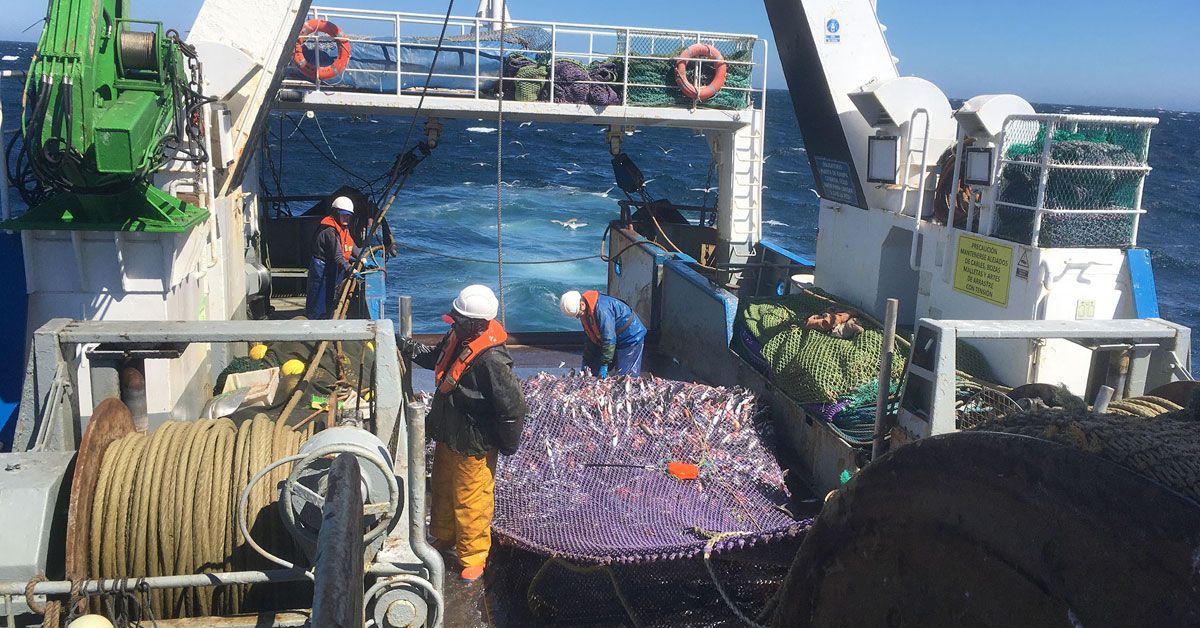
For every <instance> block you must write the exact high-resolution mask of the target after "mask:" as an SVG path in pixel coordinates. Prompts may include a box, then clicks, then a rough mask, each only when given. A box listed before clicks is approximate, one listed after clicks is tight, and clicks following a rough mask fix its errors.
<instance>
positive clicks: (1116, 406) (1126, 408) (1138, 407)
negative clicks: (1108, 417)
mask: <svg viewBox="0 0 1200 628" xmlns="http://www.w3.org/2000/svg"><path fill="white" fill-rule="evenodd" d="M1182 409H1183V406H1181V405H1179V404H1177V403H1175V402H1174V401H1171V400H1169V399H1163V398H1162V397H1150V396H1145V397H1130V398H1129V399H1118V400H1117V401H1113V402H1110V403H1109V404H1108V410H1107V413H1108V414H1119V415H1123V416H1137V417H1145V418H1150V417H1156V416H1158V415H1160V414H1166V413H1168V412H1178V411H1180V410H1182Z"/></svg>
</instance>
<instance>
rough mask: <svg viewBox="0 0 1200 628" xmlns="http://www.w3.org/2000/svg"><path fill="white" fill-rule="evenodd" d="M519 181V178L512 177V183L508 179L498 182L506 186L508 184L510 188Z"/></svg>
mask: <svg viewBox="0 0 1200 628" xmlns="http://www.w3.org/2000/svg"><path fill="white" fill-rule="evenodd" d="M520 182H521V180H520V179H513V180H512V183H509V182H508V181H501V182H500V185H506V186H508V187H510V188H511V187H513V186H514V185H516V184H518V183H520Z"/></svg>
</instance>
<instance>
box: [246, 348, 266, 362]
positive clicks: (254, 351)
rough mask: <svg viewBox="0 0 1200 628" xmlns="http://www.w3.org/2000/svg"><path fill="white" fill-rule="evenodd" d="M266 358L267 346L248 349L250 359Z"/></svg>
mask: <svg viewBox="0 0 1200 628" xmlns="http://www.w3.org/2000/svg"><path fill="white" fill-rule="evenodd" d="M265 357H267V345H254V346H253V347H250V359H251V360H261V359H263V358H265Z"/></svg>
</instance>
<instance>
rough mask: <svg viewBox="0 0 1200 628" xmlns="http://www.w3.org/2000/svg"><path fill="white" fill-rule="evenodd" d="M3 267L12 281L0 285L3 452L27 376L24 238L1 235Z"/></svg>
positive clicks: (8, 444) (0, 429)
mask: <svg viewBox="0 0 1200 628" xmlns="http://www.w3.org/2000/svg"><path fill="white" fill-rule="evenodd" d="M0 268H3V269H4V271H5V273H7V274H8V279H7V280H5V281H3V282H0V355H3V356H4V358H3V359H0V451H9V450H10V449H11V448H12V439H13V431H14V430H15V429H16V425H17V421H16V418H17V409H18V407H19V406H20V404H21V382H22V379H23V377H24V375H25V321H26V301H27V299H26V295H25V260H24V257H23V256H22V254H21V236H20V235H19V234H15V233H0Z"/></svg>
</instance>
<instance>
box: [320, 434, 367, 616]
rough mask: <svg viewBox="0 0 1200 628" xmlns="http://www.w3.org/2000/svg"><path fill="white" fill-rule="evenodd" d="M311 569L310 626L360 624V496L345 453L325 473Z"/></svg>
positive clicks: (357, 474)
mask: <svg viewBox="0 0 1200 628" xmlns="http://www.w3.org/2000/svg"><path fill="white" fill-rule="evenodd" d="M328 486H329V488H328V490H327V491H326V492H325V495H324V497H325V503H324V504H323V506H322V508H321V530H320V533H319V536H318V537H317V557H316V561H315V563H316V565H315V567H314V573H315V576H316V578H315V581H314V586H313V624H314V625H316V626H329V627H331V628H332V627H337V628H352V627H353V628H357V627H358V626H362V624H363V569H364V566H363V494H362V472H361V469H360V467H359V463H358V458H357V457H356V456H355V455H354V454H352V453H344V454H341V455H339V456H338V457H337V458H335V459H334V461H333V465H332V466H331V467H330V469H329V484H328Z"/></svg>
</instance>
